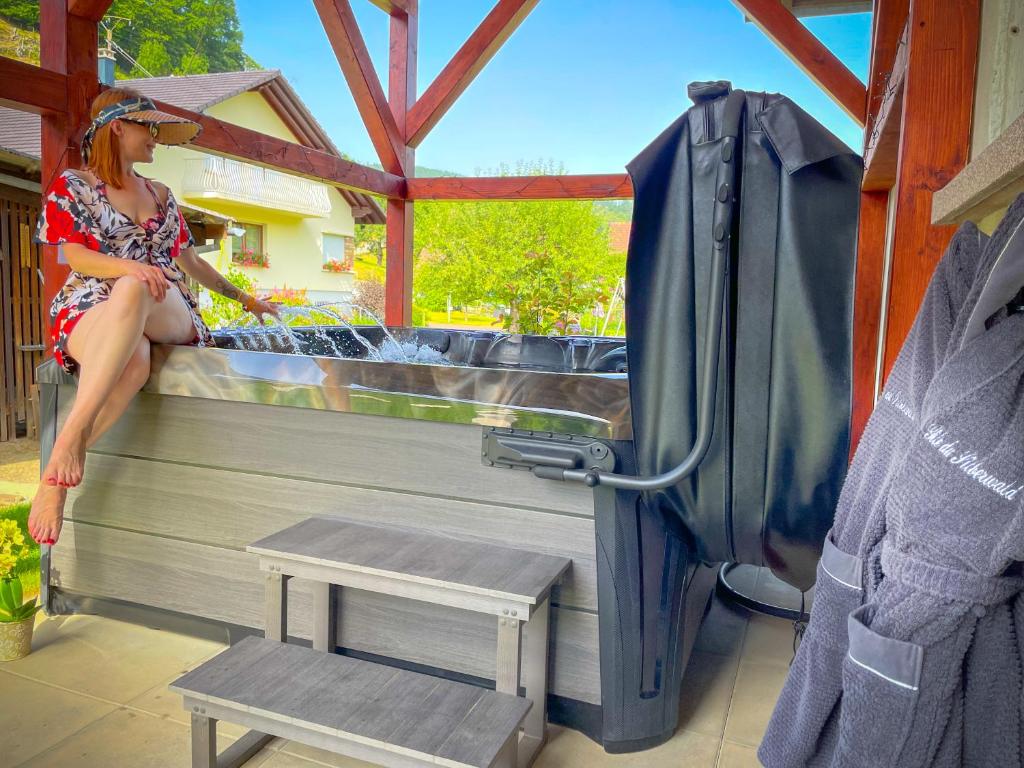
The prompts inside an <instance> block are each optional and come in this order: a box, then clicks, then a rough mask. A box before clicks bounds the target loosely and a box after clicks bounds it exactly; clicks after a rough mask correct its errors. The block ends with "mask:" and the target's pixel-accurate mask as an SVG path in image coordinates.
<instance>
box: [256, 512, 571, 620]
mask: <svg viewBox="0 0 1024 768" xmlns="http://www.w3.org/2000/svg"><path fill="white" fill-rule="evenodd" d="M246 550H247V551H249V552H255V553H257V554H261V555H271V556H274V557H278V558H282V559H295V560H301V561H306V562H316V563H320V564H326V565H335V566H337V567H339V568H350V569H354V570H360V571H365V572H368V573H377V574H384V575H388V576H391V577H393V578H399V579H408V580H411V581H420V582H423V583H431V584H437V585H441V586H445V587H449V588H453V589H463V590H465V591H472V592H482V593H488V594H496V595H501V596H511V597H514V598H516V599H519V600H525V601H526V602H529V603H535V602H537V601H538V600H539V599H540V598H541V597H542V596H543V595H544V594H545V593H546V592H547V591H548V589H550V588H551V585H552V584H554V583H555V582H556V581H558V579H559V578H560V577H561V575H562V574H563V573H564V572H565V571H566V570H567V569H568V568H569V566H570V564H571V561H570V560H569V559H567V558H564V557H555V556H553V555H545V554H541V553H539V552H530V551H527V550H522V549H512V548H511V547H500V546H496V545H494V544H486V543H482V542H479V541H469V540H465V539H457V538H452V537H448V536H438V535H437V534H431V533H422V532H419V531H410V530H407V529H402V528H396V527H385V526H374V525H365V524H362V523H353V522H350V521H347V520H342V519H340V518H333V517H311V518H309V519H307V520H304V521H302V522H300V523H297V524H295V525H293V526H291V527H290V528H285V529H283V530H281V531H278V532H276V533H273V534H271V535H270V536H267V537H266V538H263V539H260V540H259V541H256V542H253V543H252V544H250V545H249V546H248V547H246Z"/></svg>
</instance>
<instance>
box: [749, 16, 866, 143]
mask: <svg viewBox="0 0 1024 768" xmlns="http://www.w3.org/2000/svg"><path fill="white" fill-rule="evenodd" d="M732 1H733V3H735V4H736V6H737V7H738V8H739V9H740V10H741V11H743V13H745V14H746V15H747V17H748V18H749V19H750V20H751V21H752V22H753V23H754V24H755V25H756V26H757V28H758V29H760V30H761V31H762V32H764V34H765V35H767V36H768V38H769V39H770V40H771V41H772V42H773V43H775V45H777V46H778V47H779V48H781V49H782V50H783V52H784V53H786V55H787V56H789V57H790V58H791V59H792V60H793V62H794V63H795V64H796V65H797V66H798V67H800V69H802V70H803V71H804V72H805V73H806V74H807V76H808V77H810V78H811V79H812V80H813V81H814V82H815V83H817V85H818V87H820V88H821V89H822V90H824V91H825V93H827V94H828V95H829V96H830V97H831V98H832V100H833V101H835V102H836V104H838V105H839V106H840V108H841V109H842V110H843V111H844V112H846V114H848V115H849V116H850V117H852V118H853V119H854V120H856V121H857V124H858V125H860V126H863V125H864V122H865V120H864V117H865V112H866V109H867V89H866V88H865V86H864V84H863V83H862V82H861V81H860V80H858V79H857V76H856V75H854V74H853V73H852V72H851V71H850V70H849V69H848V68H847V67H846V65H845V64H843V62H841V61H840V60H839V59H838V58H836V56H835V55H834V54H833V53H832V52H831V51H830V50H829V49H828V48H826V47H825V46H824V45H823V44H822V42H821V41H820V40H818V38H816V37H815V36H814V35H813V34H811V32H810V31H809V30H808V29H807V27H805V26H804V25H803V24H801V23H800V22H799V21H798V20H797V18H796V17H795V16H794V15H793V13H792V12H791V11H790V10H789V9H788V8H786V7H785V6H784V5H783V4H782V3H781V2H779V0H732Z"/></svg>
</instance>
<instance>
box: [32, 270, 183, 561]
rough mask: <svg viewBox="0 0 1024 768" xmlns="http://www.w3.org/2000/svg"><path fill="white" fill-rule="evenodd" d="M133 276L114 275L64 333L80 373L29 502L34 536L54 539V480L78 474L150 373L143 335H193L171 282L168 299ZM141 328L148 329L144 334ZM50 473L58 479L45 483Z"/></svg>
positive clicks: (58, 496)
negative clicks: (102, 296)
mask: <svg viewBox="0 0 1024 768" xmlns="http://www.w3.org/2000/svg"><path fill="white" fill-rule="evenodd" d="M135 283H136V281H134V280H130V279H129V280H127V281H125V280H118V282H117V283H116V284H115V285H114V290H113V291H112V292H111V298H110V299H109V300H108V301H106V302H104V303H103V304H100V305H99V306H97V307H94V308H92V309H91V310H89V312H88V313H86V315H85V316H83V317H82V319H81V320H80V321H79V322H78V324H77V325H76V326H75V328H74V330H73V331H72V334H71V337H70V338H69V339H68V352H69V353H70V354H71V356H72V357H74V358H75V359H76V360H77V361H78V362H79V365H80V366H81V371H82V372H81V376H80V379H79V384H78V394H77V395H76V398H75V404H74V406H73V407H72V410H71V414H69V416H68V419H67V421H66V422H65V425H64V428H63V429H62V430H61V433H60V435H58V437H57V441H56V442H55V443H54V450H53V454H52V455H51V458H50V462H49V463H48V464H47V467H46V470H45V471H44V472H43V483H42V484H41V485H40V490H39V493H37V495H36V499H35V500H34V501H33V508H32V515H31V516H30V532H31V533H32V535H33V537H35V538H36V540H38V541H42V542H47V541H48V542H49V543H55V542H56V539H57V536H58V535H59V533H60V527H61V523H62V516H63V507H64V499H65V497H66V492H65V491H64V488H63V487H59V486H66V485H69V484H77V483H78V482H80V481H81V476H82V471H83V468H84V462H85V449H86V448H87V447H88V446H89V445H91V444H92V443H94V442H95V441H96V440H97V439H98V438H99V437H100V435H101V434H103V432H105V431H106V430H107V429H109V428H110V427H111V426H112V425H113V424H114V423H115V422H116V421H117V419H118V418H119V417H120V415H121V414H122V413H123V412H124V409H125V408H126V407H127V406H128V403H129V402H131V399H132V397H133V396H134V395H135V393H136V392H137V391H138V390H139V389H140V388H141V387H142V386H143V384H145V382H146V379H147V378H148V376H149V340H148V339H149V338H150V337H151V338H153V339H154V340H156V341H162V342H167V343H185V342H187V341H191V339H192V338H193V336H194V334H195V329H194V326H193V324H192V316H191V313H190V312H189V309H188V307H187V306H186V305H185V302H184V299H183V298H182V297H181V294H180V293H179V292H178V291H177V290H176V289H174V288H171V289H170V290H169V291H168V293H167V298H166V299H165V300H164V301H163V302H159V303H157V302H155V301H153V300H152V299H151V298H150V295H149V293H148V290H147V289H146V287H145V285H144V284H142V283H141V282H138V285H139V286H142V291H145V293H143V292H142V291H139V290H138V287H137V286H136V285H135ZM140 325H141V329H139V326H140ZM111 326H113V327H111ZM125 329H127V331H128V332H129V333H128V334H126V333H125ZM141 331H145V332H146V334H147V335H146V336H143V335H142V333H141ZM131 333H138V334H139V335H138V336H137V337H136V338H135V346H134V348H133V349H130V350H129V354H130V357H129V358H128V359H127V360H126V361H123V362H121V363H120V366H119V368H120V370H118V356H117V355H115V354H113V353H112V352H111V350H113V351H114V352H117V351H119V350H120V345H121V344H122V343H123V341H124V337H125V336H126V335H127V336H128V338H129V339H130V334H131ZM111 342H113V343H111ZM111 371H117V373H118V375H117V377H111V376H110V372H111ZM112 378H113V382H112V383H111V379H112ZM69 429H70V432H69ZM58 448H59V449H60V451H61V453H60V454H59V455H58ZM76 478H77V480H76ZM48 479H50V480H53V479H57V480H58V482H57V484H56V485H54V484H51V483H47V480H48ZM61 480H76V482H75V483H67V482H61Z"/></svg>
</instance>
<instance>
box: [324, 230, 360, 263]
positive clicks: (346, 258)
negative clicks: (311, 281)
mask: <svg viewBox="0 0 1024 768" xmlns="http://www.w3.org/2000/svg"><path fill="white" fill-rule="evenodd" d="M323 238H324V270H325V271H327V272H349V271H350V270H351V269H352V259H353V257H354V255H355V242H354V241H353V238H351V237H347V236H346V235H331V234H328V233H326V232H325V233H324V235H323Z"/></svg>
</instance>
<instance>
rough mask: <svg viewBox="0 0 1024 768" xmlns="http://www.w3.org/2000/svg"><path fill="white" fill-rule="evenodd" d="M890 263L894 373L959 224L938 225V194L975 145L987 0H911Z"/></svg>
mask: <svg viewBox="0 0 1024 768" xmlns="http://www.w3.org/2000/svg"><path fill="white" fill-rule="evenodd" d="M908 30H909V43H908V45H909V49H908V54H907V55H908V58H907V67H906V78H905V84H904V94H903V110H902V121H901V122H902V131H901V132H900V142H899V158H898V161H897V179H896V186H895V188H894V190H893V194H895V195H896V200H895V208H894V214H893V215H894V216H895V226H894V229H893V240H892V260H891V261H892V267H891V271H890V276H889V284H890V288H889V306H888V312H887V319H886V325H885V328H884V332H885V348H884V355H883V359H882V370H883V372H884V374H885V375H888V373H889V371H890V370H892V366H893V363H895V361H896V355H897V354H899V351H900V347H902V346H903V340H904V339H905V338H906V336H907V333H909V331H910V327H911V325H913V322H914V318H915V316H916V315H917V310H918V307H919V306H920V304H921V299H922V297H923V296H924V292H925V289H926V288H927V287H928V281H929V280H930V278H931V274H932V272H933V271H934V270H935V265H936V264H937V263H938V262H939V259H940V258H941V256H942V252H943V250H945V248H946V245H947V244H948V243H949V241H950V239H951V238H952V236H953V232H954V230H955V228H954V227H935V226H932V223H931V218H932V194H933V193H934V192H935V191H936V190H938V189H941V188H942V187H943V186H945V184H946V182H948V181H949V180H950V179H952V178H953V177H954V176H955V175H956V174H957V173H958V172H959V171H960V170H961V169H962V168H963V167H964V166H965V165H966V164H967V161H968V159H969V155H970V149H971V117H972V114H973V110H974V85H975V83H974V81H975V72H976V69H977V64H978V41H979V36H980V32H981V0H911V3H910V18H909V23H908Z"/></svg>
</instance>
